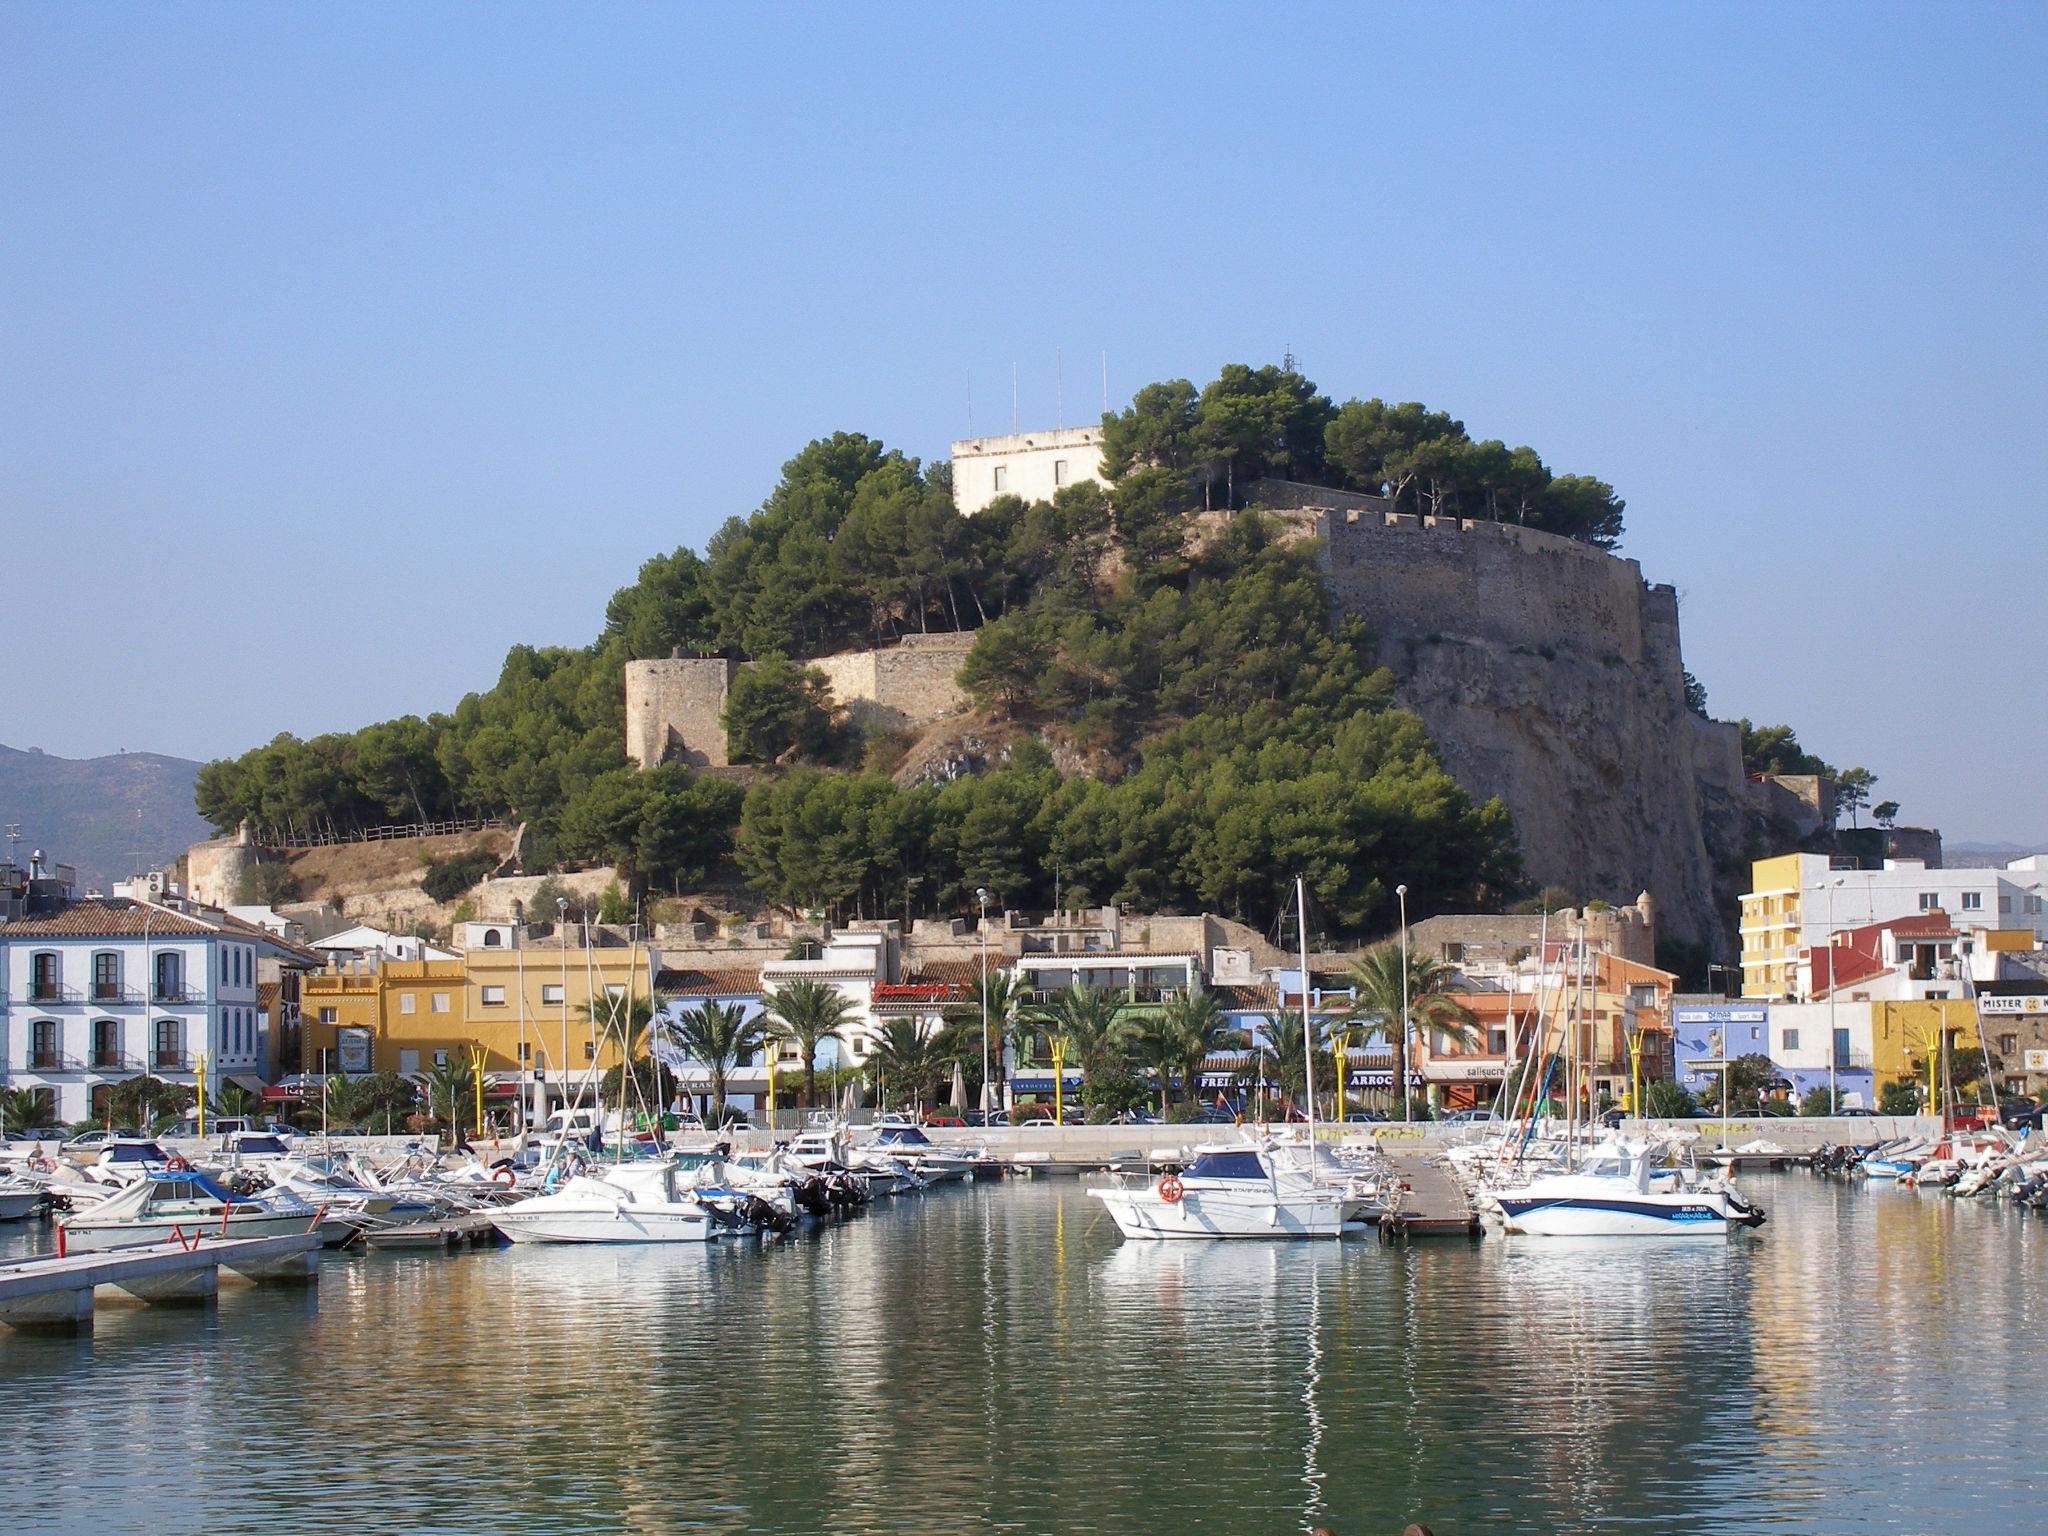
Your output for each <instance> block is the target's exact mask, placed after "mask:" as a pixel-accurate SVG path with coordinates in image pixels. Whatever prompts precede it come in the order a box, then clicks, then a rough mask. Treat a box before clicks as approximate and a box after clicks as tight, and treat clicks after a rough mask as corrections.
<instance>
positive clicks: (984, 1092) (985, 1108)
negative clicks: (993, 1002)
mask: <svg viewBox="0 0 2048 1536" xmlns="http://www.w3.org/2000/svg"><path fill="white" fill-rule="evenodd" d="M974 899H975V901H976V902H978V903H979V904H980V906H981V925H980V927H979V928H978V929H977V930H976V933H977V936H978V937H979V938H980V940H981V1121H982V1124H983V1125H986V1124H988V1112H989V1110H990V1108H991V1107H992V1106H991V1104H990V1102H989V1091H988V1090H989V1082H988V890H987V888H986V887H984V886H977V887H976V888H975V892H974Z"/></svg>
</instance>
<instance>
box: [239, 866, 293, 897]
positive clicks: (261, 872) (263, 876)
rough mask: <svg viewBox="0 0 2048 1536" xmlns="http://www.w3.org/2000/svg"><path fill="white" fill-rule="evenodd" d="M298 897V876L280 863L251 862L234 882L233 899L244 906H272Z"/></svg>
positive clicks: (289, 867)
mask: <svg viewBox="0 0 2048 1536" xmlns="http://www.w3.org/2000/svg"><path fill="white" fill-rule="evenodd" d="M298 899H299V882H298V877H297V876H295V875H294V874H293V873H292V872H291V866H290V865H288V864H282V863H263V864H252V865H250V866H249V867H248V868H247V869H245V870H243V871H242V878H241V879H239V880H237V881H236V882H235V901H236V903H237V904H238V905H240V906H244V907H274V906H276V905H277V904H278V903H279V902H282V901H297V900H298Z"/></svg>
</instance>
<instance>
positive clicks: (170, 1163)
mask: <svg viewBox="0 0 2048 1536" xmlns="http://www.w3.org/2000/svg"><path fill="white" fill-rule="evenodd" d="M164 1169H165V1171H166V1172H169V1173H190V1172H191V1171H192V1165H191V1164H190V1163H188V1162H187V1161H185V1159H184V1158H182V1157H170V1158H166V1159H165V1160H164Z"/></svg>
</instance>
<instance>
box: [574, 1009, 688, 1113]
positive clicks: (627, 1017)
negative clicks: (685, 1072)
mask: <svg viewBox="0 0 2048 1536" xmlns="http://www.w3.org/2000/svg"><path fill="white" fill-rule="evenodd" d="M578 1011H579V1012H580V1013H581V1014H582V1015H583V1021H584V1023H586V1024H588V1025H589V1026H590V1033H591V1038H592V1039H594V1040H596V1041H597V1043H598V1048H599V1049H600V1050H602V1049H603V1048H604V1043H605V1041H607V1040H609V1039H612V1038H614V1037H616V1038H617V1039H618V1042H619V1063H618V1065H617V1066H614V1067H608V1068H606V1069H605V1074H604V1077H603V1078H602V1079H601V1080H600V1081H599V1084H598V1096H599V1097H600V1098H606V1097H610V1098H615V1099H617V1100H618V1102H619V1108H620V1112H621V1113H622V1114H623V1113H624V1110H625V1103H626V1079H627V1078H628V1077H630V1078H631V1079H632V1081H633V1089H634V1091H635V1092H636V1093H637V1094H639V1096H640V1098H641V1100H642V1102H643V1103H646V1104H650V1105H658V1104H663V1103H666V1102H667V1096H666V1095H665V1094H664V1093H663V1092H662V1088H663V1083H662V1077H663V1071H662V1068H661V1066H660V1065H659V1064H658V1063H656V1062H654V1061H652V1060H648V1059H643V1058H642V1057H641V1054H640V1051H641V1046H642V1044H643V1043H644V1042H645V1040H646V1038H647V1027H648V1025H649V1024H650V1023H652V1022H653V1020H654V999H653V998H651V997H641V996H637V995H636V996H632V997H628V996H627V995H626V994H625V993H623V992H621V993H619V994H618V995H617V996H616V997H614V996H612V995H611V994H610V993H606V994H605V995H604V996H602V997H599V998H596V999H595V1000H593V1001H591V1002H588V1003H584V1004H582V1005H580V1007H579V1009H578Z"/></svg>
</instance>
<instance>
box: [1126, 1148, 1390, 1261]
mask: <svg viewBox="0 0 2048 1536" xmlns="http://www.w3.org/2000/svg"><path fill="white" fill-rule="evenodd" d="M1088 1194H1089V1195H1090V1196H1091V1197H1093V1198H1094V1199H1097V1200H1100V1201H1101V1202H1102V1203H1103V1205H1104V1206H1105V1207H1106V1208H1107V1209H1108V1211H1109V1214H1110V1216H1111V1217H1112V1218H1113V1219H1114V1220H1115V1221H1116V1224H1117V1230H1118V1231H1120V1232H1122V1233H1123V1235H1124V1236H1125V1237H1130V1238H1226V1237H1248V1238H1276V1237H1341V1236H1343V1235H1344V1234H1346V1233H1349V1232H1360V1231H1363V1230H1364V1229H1365V1220H1364V1216H1365V1211H1366V1207H1367V1204H1368V1202H1367V1201H1366V1199H1364V1198H1363V1197H1362V1196H1360V1195H1358V1194H1357V1193H1356V1192H1354V1191H1351V1190H1349V1189H1347V1188H1345V1187H1342V1186H1338V1185H1335V1184H1331V1183H1326V1182H1324V1181H1323V1180H1322V1179H1319V1178H1318V1177H1316V1176H1315V1175H1314V1173H1312V1172H1308V1171H1303V1170H1300V1169H1298V1168H1293V1167H1288V1166H1284V1165H1283V1160H1281V1159H1276V1158H1275V1157H1274V1155H1273V1152H1272V1149H1271V1148H1270V1147H1267V1146H1247V1145H1243V1144H1237V1145H1228V1146H1211V1147H1198V1148H1196V1149H1195V1157H1194V1161H1192V1162H1191V1163H1189V1164H1188V1166H1187V1170H1186V1171H1185V1172H1183V1173H1178V1174H1172V1173H1169V1174H1167V1175H1165V1176H1164V1177H1162V1178H1158V1179H1152V1178H1150V1177H1136V1176H1131V1175H1124V1176H1120V1177H1119V1178H1118V1180H1117V1182H1116V1183H1115V1184H1112V1185H1107V1186H1103V1187H1099V1188H1095V1189H1090V1190H1089V1191H1088Z"/></svg>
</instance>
